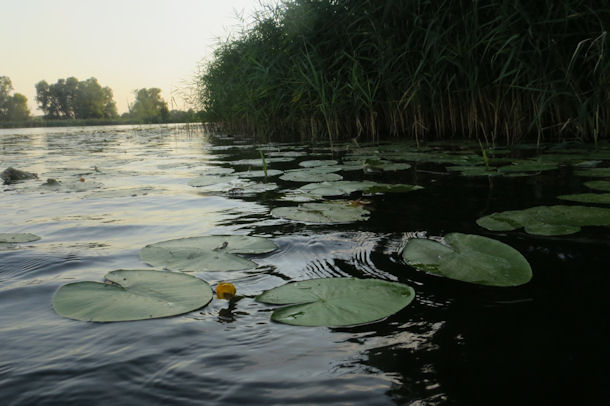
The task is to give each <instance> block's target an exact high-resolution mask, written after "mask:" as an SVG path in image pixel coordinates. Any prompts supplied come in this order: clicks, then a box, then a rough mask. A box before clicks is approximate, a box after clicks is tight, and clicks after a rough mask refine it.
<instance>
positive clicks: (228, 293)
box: [216, 282, 236, 300]
mask: <svg viewBox="0 0 610 406" xmlns="http://www.w3.org/2000/svg"><path fill="white" fill-rule="evenodd" d="M235 292H236V290H235V286H233V284H232V283H224V282H223V283H219V284H218V286H216V298H217V299H226V300H229V299H231V298H232V297H233V296H235Z"/></svg>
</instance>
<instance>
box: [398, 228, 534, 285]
mask: <svg viewBox="0 0 610 406" xmlns="http://www.w3.org/2000/svg"><path fill="white" fill-rule="evenodd" d="M444 243H445V244H441V243H439V242H437V241H433V240H429V239H425V238H414V239H411V240H409V242H408V243H407V245H406V246H405V248H404V249H403V251H402V257H403V259H404V260H405V262H406V263H407V264H409V265H411V266H413V267H414V268H416V269H418V270H420V271H424V272H427V273H431V274H434V275H439V276H444V277H447V278H450V279H455V280H459V281H463V282H469V283H475V284H479V285H487V286H518V285H522V284H524V283H527V282H529V280H530V279H531V278H532V269H531V267H530V265H529V263H528V262H527V260H526V259H525V258H524V257H523V255H521V254H520V253H519V251H517V250H516V249H514V248H512V247H511V246H509V245H506V244H504V243H503V242H500V241H497V240H494V239H491V238H487V237H482V236H480V235H474V234H461V233H451V234H447V235H446V236H445V238H444Z"/></svg>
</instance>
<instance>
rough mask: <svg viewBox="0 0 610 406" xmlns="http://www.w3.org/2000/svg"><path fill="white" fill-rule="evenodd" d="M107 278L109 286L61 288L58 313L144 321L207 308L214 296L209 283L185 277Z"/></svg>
mask: <svg viewBox="0 0 610 406" xmlns="http://www.w3.org/2000/svg"><path fill="white" fill-rule="evenodd" d="M105 278H106V280H107V281H108V283H100V282H76V283H69V284H67V285H64V286H62V287H60V288H59V289H58V290H57V292H55V295H54V296H53V307H54V309H55V311H56V312H57V313H58V314H59V315H61V316H63V317H67V318H69V319H76V320H84V321H99V322H108V321H129V320H144V319H154V318H159V317H169V316H175V315H178V314H183V313H188V312H190V311H193V310H196V309H199V308H202V307H204V306H205V305H207V304H208V303H209V302H210V300H212V296H213V293H212V289H211V287H210V285H208V283H207V282H205V281H204V280H201V279H199V278H195V277H194V276H190V275H186V274H183V273H176V272H163V271H153V270H118V271H112V272H109V273H108V274H106V276H105Z"/></svg>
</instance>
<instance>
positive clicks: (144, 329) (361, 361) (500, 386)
mask: <svg viewBox="0 0 610 406" xmlns="http://www.w3.org/2000/svg"><path fill="white" fill-rule="evenodd" d="M219 139H220V141H215V140H212V139H208V137H207V136H205V135H203V134H194V133H192V132H189V131H185V130H184V129H183V128H180V127H160V126H126V127H89V128H52V129H18V130H0V152H1V155H0V170H3V169H5V168H6V167H9V166H13V167H16V168H19V169H22V170H27V171H31V172H36V173H38V175H39V179H37V180H29V181H24V182H20V183H17V184H12V185H2V186H0V203H1V204H2V215H1V216H2V222H1V223H0V232H29V233H35V234H37V235H39V236H41V237H42V239H41V240H39V241H36V242H33V243H24V244H19V245H12V246H5V247H1V248H0V308H1V309H2V312H0V340H1V341H2V346H0V390H1V392H2V394H3V395H4V396H3V398H4V400H3V403H4V404H15V405H22V404H43V403H45V404H62V405H65V404H111V403H114V404H130V405H133V404H164V405H165V404H254V405H261V404H278V405H287V404H312V405H314V404H366V405H385V404H413V405H445V404H459V405H490V404H493V405H498V404H562V403H565V402H566V401H572V402H573V404H602V403H600V402H599V401H600V400H601V399H606V398H607V396H608V389H606V388H607V385H606V384H607V382H608V381H609V379H610V376H609V373H608V371H609V368H608V365H610V356H609V354H610V352H609V351H608V350H607V348H606V347H607V339H608V338H609V337H610V334H609V333H610V331H609V330H610V325H609V322H608V318H607V317H606V312H605V310H603V309H608V308H609V307H608V305H609V304H610V303H609V301H610V300H608V295H607V294H606V292H605V290H606V288H605V287H606V286H607V285H608V278H609V276H608V265H607V264H608V263H609V260H610V253H609V251H608V250H607V249H605V248H606V245H607V242H606V241H607V240H608V231H607V230H606V229H596V228H591V229H585V230H583V231H582V232H581V233H579V234H577V235H574V236H570V237H567V238H556V237H553V238H547V237H532V236H528V235H525V234H523V233H521V232H512V233H490V232H488V231H486V230H482V229H480V228H478V226H477V225H476V223H475V220H476V218H478V217H479V216H481V215H483V214H487V213H489V212H491V211H501V210H507V209H517V208H524V207H529V206H532V205H538V204H548V203H549V202H553V199H554V196H555V195H557V194H561V193H573V192H575V191H580V190H581V189H580V188H581V187H582V186H581V184H580V182H578V181H576V180H574V177H572V176H565V175H566V174H565V173H564V172H565V171H563V172H562V171H560V172H558V173H557V172H555V173H545V174H542V175H540V176H536V177H532V178H521V179H519V178H512V179H494V180H493V182H490V181H489V180H488V179H486V178H465V177H460V176H456V175H455V174H452V175H451V174H450V175H448V174H447V172H446V171H444V168H442V167H439V166H438V165H436V166H435V165H433V164H427V163H413V165H414V167H413V168H412V169H410V170H406V171H400V172H396V173H393V174H382V173H367V174H364V173H362V171H354V170H349V171H348V170H345V171H342V172H341V174H342V175H343V176H344V177H345V179H347V180H355V179H360V178H363V177H364V178H366V179H369V180H377V181H381V182H390V183H411V184H418V185H421V186H424V187H425V189H423V190H421V191H418V192H417V193H411V194H387V195H377V196H371V197H370V198H369V197H367V200H370V203H369V204H368V205H367V209H370V211H371V219H370V220H369V221H366V222H359V223H353V224H347V225H330V226H325V225H311V224H302V223H294V222H290V221H285V220H280V219H276V218H273V217H271V216H270V215H269V211H270V210H271V209H272V208H274V207H278V206H281V205H290V204H295V203H294V202H287V201H285V200H283V199H282V197H283V196H284V195H285V194H286V193H289V192H290V191H291V190H294V189H295V188H296V187H298V186H300V184H299V185H295V184H294V183H292V182H289V181H281V180H279V179H278V178H277V177H274V178H273V179H271V180H267V181H269V182H274V183H277V186H278V188H277V189H273V188H271V187H265V186H263V187H260V188H254V189H249V188H252V187H253V186H252V185H254V184H256V183H258V184H263V183H264V182H265V180H264V179H252V178H243V179H239V182H240V183H235V182H234V183H232V185H233V186H231V190H224V189H219V188H208V189H205V188H193V187H191V186H188V184H187V182H188V181H189V180H191V179H193V178H197V177H198V176H201V174H205V173H214V174H217V175H222V174H228V173H230V172H233V169H235V170H236V171H237V172H243V173H247V171H255V170H261V164H262V162H261V161H260V155H259V152H258V150H257V149H256V147H255V146H253V145H250V144H249V143H241V142H240V143H237V142H234V140H233V139H232V138H231V137H222V138H219ZM262 149H263V150H264V151H265V155H266V156H268V158H269V159H268V160H267V162H268V164H270V166H271V168H273V169H278V170H287V169H294V168H297V167H298V163H299V162H301V161H305V160H314V159H315V160H329V159H335V160H341V154H340V153H337V151H330V150H328V149H325V148H324V146H321V147H320V146H316V147H315V148H314V147H312V146H307V145H298V146H294V145H284V144H274V145H266V146H264V147H263V148H262ZM274 159H275V161H274ZM234 176H235V175H234ZM48 178H52V179H55V180H57V181H58V182H60V183H61V185H62V187H61V188H60V187H58V188H48V187H46V188H45V187H44V186H43V185H42V184H43V183H44V182H45V181H46V180H47V179H48ZM255 182H256V183H255ZM237 188H239V189H240V190H239V191H237V190H234V189H237ZM238 192H239V193H238ZM452 231H459V232H465V233H477V234H483V235H488V236H492V237H494V238H498V239H501V240H502V241H504V242H506V243H509V244H510V245H512V246H513V247H515V248H516V249H518V250H519V251H520V252H522V253H523V254H524V255H525V256H526V257H527V259H528V260H529V261H530V263H531V264H532V268H533V269H534V279H533V280H532V281H531V282H530V283H529V284H527V285H525V286H522V287H519V288H507V289H497V288H486V287H480V286H471V285H467V284H465V283H459V282H455V281H449V280H446V279H442V278H438V277H435V276H431V275H426V274H422V273H420V272H417V271H415V270H413V269H411V268H408V267H406V266H405V265H403V264H402V262H401V260H400V257H399V255H398V253H399V252H400V249H401V248H402V246H404V244H405V242H406V240H407V239H409V238H414V237H418V236H419V237H421V236H429V237H435V236H442V235H444V234H446V233H448V232H452ZM233 233H237V234H251V235H260V236H266V237H269V238H272V239H273V240H274V242H275V243H276V244H277V245H278V246H279V249H278V250H277V251H276V252H273V253H270V254H268V255H264V256H261V257H256V258H255V259H254V260H255V261H256V262H257V263H258V266H257V267H256V268H255V269H250V270H246V271H240V272H195V273H194V274H195V276H198V277H201V278H202V279H205V280H207V281H208V282H209V283H210V284H212V285H215V284H216V283H218V282H221V281H230V282H231V283H233V284H234V285H235V287H236V289H237V296H236V297H235V298H233V299H232V300H230V301H227V300H216V299H215V300H213V301H212V302H211V303H210V305H208V306H207V307H205V308H203V309H200V310H197V311H194V312H191V313H189V314H186V315H183V316H177V317H172V318H167V319H158V320H147V321H139V322H126V323H108V324H102V323H96V324H94V323H83V322H77V321H73V320H68V319H63V318H60V317H59V316H58V315H56V314H55V312H54V311H53V309H52V307H51V298H52V296H53V293H54V292H55V291H56V289H57V288H58V287H59V286H61V285H63V284H65V283H68V282H73V281H81V280H94V281H101V279H102V278H103V276H104V275H105V274H106V273H107V272H108V271H111V270H114V269H121V268H123V269H145V268H148V266H147V265H146V264H144V263H143V262H142V261H141V260H140V259H139V256H138V253H139V250H140V249H141V248H142V247H143V246H144V245H146V244H150V243H154V242H158V241H163V240H168V239H174V238H183V237H192V236H198V235H207V234H233ZM343 276H354V277H360V278H380V279H385V280H392V281H398V282H403V283H407V284H409V285H411V286H413V287H414V288H415V290H416V293H417V297H416V299H415V301H414V302H413V303H412V304H411V305H410V306H408V307H407V308H406V309H404V310H402V311H401V312H399V313H398V314H395V315H393V316H391V317H389V318H388V319H386V320H383V321H380V322H377V323H373V324H370V325H366V326H357V327H351V328H337V329H328V328H300V327H294V326H286V325H281V324H276V323H272V322H271V321H270V320H269V316H270V314H271V311H272V310H273V307H272V306H268V305H263V304H261V303H258V302H256V301H255V300H254V297H255V296H256V295H258V294H260V293H261V292H262V291H264V290H266V289H270V288H272V287H275V286H279V285H281V284H284V283H286V282H288V281H294V280H305V279H311V278H320V277H343Z"/></svg>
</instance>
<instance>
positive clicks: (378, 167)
mask: <svg viewBox="0 0 610 406" xmlns="http://www.w3.org/2000/svg"><path fill="white" fill-rule="evenodd" d="M409 168H411V165H410V164H407V163H401V162H390V161H385V160H381V159H367V160H365V161H364V170H365V171H367V172H370V171H384V172H388V171H402V170H405V169H409Z"/></svg>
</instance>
